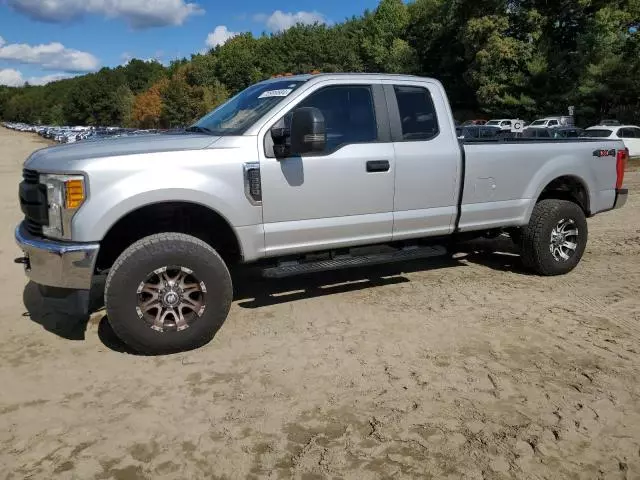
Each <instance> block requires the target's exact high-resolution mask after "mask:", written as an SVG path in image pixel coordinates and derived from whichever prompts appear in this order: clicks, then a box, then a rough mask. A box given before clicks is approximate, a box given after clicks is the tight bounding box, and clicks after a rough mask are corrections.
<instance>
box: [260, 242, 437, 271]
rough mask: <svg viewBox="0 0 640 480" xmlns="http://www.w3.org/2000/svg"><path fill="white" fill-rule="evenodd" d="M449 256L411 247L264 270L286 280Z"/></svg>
mask: <svg viewBox="0 0 640 480" xmlns="http://www.w3.org/2000/svg"><path fill="white" fill-rule="evenodd" d="M446 254H447V249H446V248H445V247H440V246H435V247H410V248H405V249H402V250H396V251H393V252H389V253H374V254H369V255H356V256H352V255H344V256H341V257H335V258H333V259H331V260H318V261H312V262H304V263H300V262H286V263H282V264H280V265H278V266H276V267H267V268H264V269H263V270H262V276H263V277H265V278H285V277H293V276H295V275H302V274H305V273H315V272H325V271H329V270H342V269H345V268H353V267H366V266H371V265H383V264H386V263H396V262H406V261H409V260H419V259H423V258H430V257H440V256H443V255H446Z"/></svg>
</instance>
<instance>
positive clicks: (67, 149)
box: [24, 132, 220, 173]
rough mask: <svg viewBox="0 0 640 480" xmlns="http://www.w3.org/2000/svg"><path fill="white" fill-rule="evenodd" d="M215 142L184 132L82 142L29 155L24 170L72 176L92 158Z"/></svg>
mask: <svg viewBox="0 0 640 480" xmlns="http://www.w3.org/2000/svg"><path fill="white" fill-rule="evenodd" d="M218 140H220V137H213V136H211V135H203V134H197V133H187V132H185V133H176V134H150V135H136V136H131V137H117V138H105V139H99V140H85V141H80V142H78V143H70V144H66V145H57V146H54V147H48V148H43V149H42V150H38V151H36V152H34V153H33V154H31V156H30V157H29V158H28V159H27V161H26V162H25V164H24V166H25V168H29V169H32V170H38V171H44V172H50V173H56V172H66V171H69V172H72V171H75V170H81V165H80V163H81V162H82V161H85V160H91V159H94V158H102V157H116V156H123V155H136V154H141V153H158V152H172V151H182V150H201V149H204V148H208V147H210V146H211V145H213V144H214V143H215V142H217V141H218Z"/></svg>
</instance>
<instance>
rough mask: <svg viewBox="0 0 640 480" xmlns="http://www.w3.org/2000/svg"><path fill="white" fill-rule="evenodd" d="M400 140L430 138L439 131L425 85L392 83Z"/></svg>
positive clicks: (434, 110)
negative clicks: (397, 113) (398, 118)
mask: <svg viewBox="0 0 640 480" xmlns="http://www.w3.org/2000/svg"><path fill="white" fill-rule="evenodd" d="M393 90H394V92H395V96H396V100H397V102H398V110H399V113H400V124H401V125H400V127H401V134H402V141H420V140H431V139H432V138H435V137H436V136H438V134H439V133H440V128H439V126H438V116H437V114H436V108H435V105H434V103H433V98H432V97H431V92H430V91H429V90H428V89H427V88H426V87H419V86H413V85H394V86H393Z"/></svg>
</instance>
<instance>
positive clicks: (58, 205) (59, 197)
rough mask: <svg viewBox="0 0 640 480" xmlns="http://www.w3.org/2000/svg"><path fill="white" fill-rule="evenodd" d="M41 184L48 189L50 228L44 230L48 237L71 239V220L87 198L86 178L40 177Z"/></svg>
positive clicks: (46, 227) (76, 176)
mask: <svg viewBox="0 0 640 480" xmlns="http://www.w3.org/2000/svg"><path fill="white" fill-rule="evenodd" d="M40 183H42V184H43V185H45V186H46V187H47V203H48V205H49V226H45V227H43V228H42V232H43V233H44V234H45V235H46V236H47V237H53V238H64V239H70V238H71V219H72V218H73V215H74V214H75V213H76V211H77V210H78V209H79V208H80V206H81V205H82V204H83V203H84V201H85V198H86V189H85V185H84V177H82V176H81V175H53V174H49V175H40Z"/></svg>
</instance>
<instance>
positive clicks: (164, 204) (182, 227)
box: [96, 200, 243, 271]
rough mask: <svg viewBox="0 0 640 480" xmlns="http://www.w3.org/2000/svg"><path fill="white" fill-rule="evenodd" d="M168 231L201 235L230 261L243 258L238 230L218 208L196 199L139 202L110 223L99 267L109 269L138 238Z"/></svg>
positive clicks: (100, 252) (101, 244) (101, 248)
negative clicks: (195, 200)
mask: <svg viewBox="0 0 640 480" xmlns="http://www.w3.org/2000/svg"><path fill="white" fill-rule="evenodd" d="M165 232H176V233H184V234H188V235H192V236H194V237H196V238H199V239H200V240H202V241H204V242H206V243H207V244H208V245H210V246H211V247H212V248H214V249H215V250H216V251H217V252H218V253H219V254H220V256H221V257H222V258H223V259H224V261H225V262H227V263H231V264H233V263H237V262H239V261H241V260H242V258H243V251H242V244H241V242H240V239H239V237H238V235H237V232H236V231H235V229H234V228H233V227H232V225H231V223H230V222H229V221H228V220H227V219H226V218H225V217H224V216H223V215H222V214H220V213H219V212H218V211H216V210H214V209H212V208H211V207H209V206H207V205H203V204H201V203H198V202H194V201H185V200H178V201H157V202H151V203H147V204H144V205H141V206H138V207H136V208H134V209H132V210H130V211H129V212H127V213H126V214H124V215H122V216H121V217H120V218H118V219H117V220H116V221H115V222H113V223H112V224H111V226H110V227H109V228H108V229H107V231H106V234H105V235H104V237H103V239H102V241H101V242H100V251H99V253H98V258H97V260H96V270H97V271H102V270H107V269H109V268H110V267H111V265H113V263H114V262H115V260H116V259H117V258H118V257H119V256H120V255H121V254H122V252H124V250H126V249H127V248H128V247H129V246H130V245H132V244H133V243H135V242H136V241H138V240H140V239H142V238H144V237H147V236H149V235H154V234H157V233H165Z"/></svg>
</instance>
